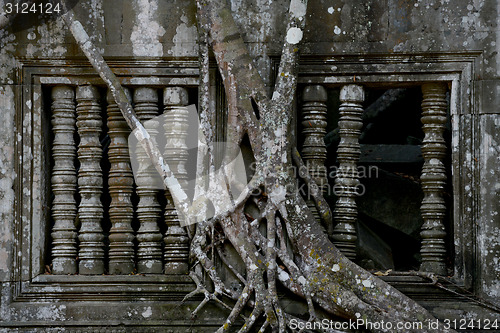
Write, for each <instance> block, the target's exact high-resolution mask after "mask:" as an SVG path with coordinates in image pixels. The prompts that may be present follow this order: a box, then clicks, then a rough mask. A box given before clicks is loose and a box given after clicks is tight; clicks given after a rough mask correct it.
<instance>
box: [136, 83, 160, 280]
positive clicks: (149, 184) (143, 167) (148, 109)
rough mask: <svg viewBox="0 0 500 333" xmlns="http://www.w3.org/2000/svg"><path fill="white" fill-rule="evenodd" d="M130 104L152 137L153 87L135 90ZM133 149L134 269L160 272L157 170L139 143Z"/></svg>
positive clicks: (155, 123)
mask: <svg viewBox="0 0 500 333" xmlns="http://www.w3.org/2000/svg"><path fill="white" fill-rule="evenodd" d="M134 103H135V112H136V114H137V117H138V118H139V120H140V121H141V122H142V123H143V124H144V126H145V127H146V129H147V131H148V133H149V135H150V136H151V139H152V140H155V137H156V135H157V134H158V126H159V123H158V121H156V120H154V119H153V120H151V119H152V118H154V117H156V116H158V112H159V110H158V92H157V90H156V89H154V88H148V87H140V88H137V89H135V91H134ZM146 121H148V122H146ZM136 149H137V159H138V163H139V171H138V173H137V175H136V184H137V190H136V191H137V195H138V196H139V203H138V205H137V217H138V219H139V223H140V227H139V230H138V231H137V240H138V248H137V258H138V262H137V270H138V272H139V273H153V274H158V273H161V272H162V271H163V263H162V248H161V240H162V235H161V233H160V229H159V227H158V221H159V219H160V215H161V207H160V204H159V203H158V199H157V194H158V190H157V189H156V188H157V187H156V186H155V184H156V182H155V177H156V178H158V172H157V171H156V170H155V168H154V166H153V164H152V163H151V161H150V159H149V157H148V156H147V154H146V152H145V151H144V149H142V146H141V144H138V145H137V148H136Z"/></svg>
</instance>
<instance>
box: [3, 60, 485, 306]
mask: <svg viewBox="0 0 500 333" xmlns="http://www.w3.org/2000/svg"><path fill="white" fill-rule="evenodd" d="M480 55H481V54H480V53H479V52H477V53H453V54H450V53H447V54H432V55H430V54H423V55H414V54H413V55H404V54H399V55H395V54H387V55H371V56H325V57H302V58H301V63H300V66H299V84H323V85H326V86H340V85H343V84H346V83H353V82H356V83H359V84H363V85H366V86H368V87H369V86H370V85H374V86H375V85H376V86H377V87H381V86H384V87H388V88H389V87H395V86H402V85H408V84H410V85H415V84H421V83H424V82H430V81H433V82H434V81H444V82H448V83H449V84H450V88H451V89H450V90H451V105H450V109H451V117H452V147H451V148H452V152H451V154H452V159H453V165H452V184H453V202H454V203H453V207H454V211H453V221H454V222H453V223H454V235H453V237H454V246H455V260H454V280H455V281H456V282H458V283H459V284H461V285H463V286H464V287H466V288H470V287H472V286H474V284H475V283H477V282H476V281H477V280H474V279H473V277H472V276H473V273H474V272H475V271H477V269H478V263H479V260H478V259H477V258H476V256H477V251H476V249H475V247H476V243H474V245H473V246H472V247H468V246H467V242H469V241H471V240H474V239H475V238H474V235H475V233H476V226H475V224H474V223H473V221H474V220H475V218H474V217H475V216H476V215H477V208H476V207H478V202H477V201H478V197H477V194H476V191H477V190H476V189H478V186H477V184H479V179H478V172H477V170H476V168H475V166H474V161H473V160H471V159H470V158H467V153H469V155H472V156H474V154H470V153H471V152H472V153H473V152H474V151H475V150H476V149H478V147H476V142H475V141H474V139H473V135H474V133H475V132H476V131H477V126H478V124H477V121H476V120H475V119H474V117H472V116H471V115H473V114H475V113H477V112H478V110H477V106H478V105H479V104H478V101H476V94H475V92H474V90H475V89H474V88H475V86H474V76H475V63H476V62H477V61H478V58H479V57H480ZM272 60H273V66H272V68H273V70H272V72H274V73H273V74H275V73H277V72H278V62H279V58H278V57H272ZM19 63H20V68H19V71H18V78H17V79H18V82H21V84H20V85H18V86H17V88H16V89H17V90H16V110H17V111H16V127H15V129H14V130H15V137H16V138H17V140H16V142H15V147H14V148H15V160H16V165H15V172H16V175H17V178H16V182H15V193H16V198H15V229H14V234H15V241H14V249H13V251H14V252H13V253H15V254H16V255H15V259H14V262H13V270H12V272H13V273H12V277H11V281H13V283H12V290H13V293H12V295H13V301H14V302H17V301H20V302H22V301H36V300H43V301H50V300H67V301H79V300H89V301H97V302H106V301H136V300H137V298H138V297H140V298H141V300H145V301H147V300H155V301H158V300H165V301H176V302H177V301H181V300H182V297H183V295H185V294H186V293H187V292H189V291H192V289H193V284H192V281H191V279H190V278H189V277H188V276H175V277H172V276H168V275H157V276H112V275H107V276H81V275H74V276H62V275H45V274H44V271H45V267H44V266H45V263H44V259H45V257H46V256H45V249H46V248H47V247H48V246H47V245H46V243H45V242H49V241H50V235H49V233H48V232H47V227H46V225H45V224H44V222H43V221H49V218H48V214H50V210H49V207H48V206H47V205H44V200H46V197H44V196H46V193H43V191H42V189H44V188H45V189H48V188H49V187H50V180H49V178H48V177H46V174H45V176H43V177H40V176H42V175H43V173H42V172H41V170H42V166H43V165H44V163H46V162H47V158H48V156H49V154H48V153H47V151H46V150H45V149H46V147H49V146H50V142H47V138H46V137H44V136H42V133H43V128H42V111H43V110H44V105H43V98H34V97H35V96H36V94H38V96H41V94H42V85H44V84H48V85H53V84H72V85H73V84H84V83H87V84H98V85H103V82H102V81H101V80H100V78H99V77H98V76H97V74H96V73H95V71H94V70H93V68H92V67H90V65H89V64H88V63H87V62H86V61H81V60H53V59H47V60H36V61H34V60H24V59H19ZM109 64H110V66H111V68H112V69H113V70H114V72H115V73H116V74H117V75H118V77H119V78H120V79H121V81H122V84H124V85H144V84H148V85H153V86H154V85H156V86H165V85H169V84H171V85H190V86H192V87H195V86H197V85H198V62H197V59H194V58H193V59H188V60H186V59H183V60H175V59H173V60H160V61H148V60H141V61H113V60H111V61H109ZM214 77H215V75H212V78H214ZM274 77H275V76H274ZM215 80H216V79H214V82H215ZM214 82H212V89H211V92H212V96H213V99H212V100H213V101H218V102H217V103H218V105H219V106H220V105H223V101H222V98H223V93H221V91H220V89H219V90H217V89H216V87H220V86H221V84H220V82H218V83H214ZM220 112H223V110H222V109H219V114H220ZM36 170H40V172H39V173H38V174H37V173H36ZM467 185H469V189H468V190H467V189H466V186H467ZM467 207H470V208H471V210H470V211H469V210H467V209H466V208H467ZM387 280H388V281H389V282H391V283H394V284H398V283H400V284H401V283H402V285H401V287H402V288H403V291H404V282H405V281H407V279H398V278H394V277H388V278H387ZM421 280H422V279H421ZM421 282H422V283H423V282H424V281H423V280H422V281H421ZM423 292H424V293H425V291H423ZM83 295H84V296H83ZM422 297H423V298H422V299H425V297H424V296H422Z"/></svg>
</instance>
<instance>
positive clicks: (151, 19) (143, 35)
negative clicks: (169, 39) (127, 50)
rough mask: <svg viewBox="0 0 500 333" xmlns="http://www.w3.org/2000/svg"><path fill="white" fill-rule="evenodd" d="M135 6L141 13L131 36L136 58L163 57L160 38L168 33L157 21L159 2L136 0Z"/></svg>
mask: <svg viewBox="0 0 500 333" xmlns="http://www.w3.org/2000/svg"><path fill="white" fill-rule="evenodd" d="M134 5H135V6H134V7H135V8H136V9H137V10H138V11H139V12H138V14H137V17H136V21H135V24H134V27H133V28H132V34H131V35H130V41H131V42H132V52H133V53H134V55H135V56H149V57H161V56H163V45H162V43H161V42H160V38H161V37H162V36H163V35H164V34H165V32H166V31H165V29H164V28H163V27H162V26H161V25H160V24H159V23H158V21H157V15H158V14H157V12H158V2H157V1H148V0H136V1H134Z"/></svg>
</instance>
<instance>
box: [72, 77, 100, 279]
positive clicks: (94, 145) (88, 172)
mask: <svg viewBox="0 0 500 333" xmlns="http://www.w3.org/2000/svg"><path fill="white" fill-rule="evenodd" d="M98 99H99V92H98V90H97V88H96V87H95V86H91V85H87V86H80V87H78V88H77V89H76V101H77V107H76V111H77V115H78V118H77V122H76V125H77V127H78V134H79V135H80V144H79V145H78V159H79V160H80V169H79V170H78V189H79V192H80V196H81V201H80V205H79V207H78V217H79V219H80V223H81V227H80V231H79V235H78V239H79V240H80V249H79V252H78V257H79V259H80V263H79V273H80V274H103V273H104V248H103V246H104V244H103V239H104V236H103V233H102V227H101V220H102V218H103V208H102V203H101V198H100V196H101V193H102V184H103V182H102V171H101V166H100V165H99V163H100V161H101V157H102V148H101V143H100V141H99V134H100V133H101V127H102V119H101V107H100V105H99V102H98Z"/></svg>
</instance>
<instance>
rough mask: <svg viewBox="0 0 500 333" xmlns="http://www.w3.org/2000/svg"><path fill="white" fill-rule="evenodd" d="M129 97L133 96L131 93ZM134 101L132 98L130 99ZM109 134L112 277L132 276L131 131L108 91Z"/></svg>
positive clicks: (126, 91) (110, 267) (126, 90)
mask: <svg viewBox="0 0 500 333" xmlns="http://www.w3.org/2000/svg"><path fill="white" fill-rule="evenodd" d="M124 90H125V93H126V94H127V95H130V93H129V91H128V89H126V88H124ZM129 99H130V100H131V98H130V97H129ZM107 101H108V107H107V112H108V129H109V130H108V134H109V137H110V139H111V142H110V144H109V149H108V158H109V162H110V164H111V165H110V169H109V178H108V185H109V194H110V196H111V203H110V205H109V219H110V221H111V229H110V230H109V273H110V274H130V273H133V271H134V266H135V265H134V230H133V229H132V219H133V217H134V208H133V207H132V201H131V199H130V198H131V196H132V192H133V186H134V176H133V174H132V168H131V165H130V154H129V151H128V141H127V140H128V135H129V133H130V130H129V127H128V125H127V123H126V121H125V119H124V118H123V116H122V114H121V111H120V109H119V108H118V105H117V104H116V102H115V99H114V98H113V95H112V94H111V91H109V90H108V94H107Z"/></svg>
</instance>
